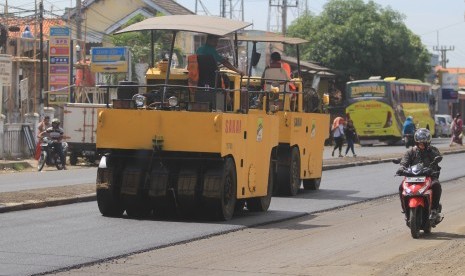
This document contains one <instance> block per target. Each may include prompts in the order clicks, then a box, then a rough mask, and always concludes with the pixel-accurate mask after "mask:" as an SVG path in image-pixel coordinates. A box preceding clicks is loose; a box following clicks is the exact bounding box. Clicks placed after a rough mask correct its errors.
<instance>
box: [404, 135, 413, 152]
mask: <svg viewBox="0 0 465 276" xmlns="http://www.w3.org/2000/svg"><path fill="white" fill-rule="evenodd" d="M403 139H404V145H405V147H406V148H407V149H408V148H409V147H413V146H415V140H414V138H413V134H404V138H403Z"/></svg>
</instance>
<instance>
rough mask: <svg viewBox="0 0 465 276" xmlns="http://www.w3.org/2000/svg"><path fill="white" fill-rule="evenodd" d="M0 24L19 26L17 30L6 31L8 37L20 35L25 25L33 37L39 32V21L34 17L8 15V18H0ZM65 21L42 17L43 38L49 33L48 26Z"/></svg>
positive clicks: (59, 24)
mask: <svg viewBox="0 0 465 276" xmlns="http://www.w3.org/2000/svg"><path fill="white" fill-rule="evenodd" d="M0 24H2V25H4V26H6V27H7V28H8V27H11V26H17V27H19V29H20V30H19V32H8V36H9V37H21V34H22V33H23V31H24V29H25V28H26V26H29V30H30V31H31V33H32V35H33V36H34V37H38V36H39V32H40V25H39V22H37V21H35V19H34V18H20V17H10V18H0ZM65 25H66V22H65V21H63V20H62V19H44V21H43V23H42V32H43V34H44V36H43V37H44V38H46V39H47V38H48V36H49V33H50V27H53V26H65Z"/></svg>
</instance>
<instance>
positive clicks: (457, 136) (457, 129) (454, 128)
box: [449, 113, 463, 147]
mask: <svg viewBox="0 0 465 276" xmlns="http://www.w3.org/2000/svg"><path fill="white" fill-rule="evenodd" d="M450 128H451V135H452V138H451V140H450V144H449V147H451V146H452V145H453V144H454V143H456V144H458V145H461V146H463V142H462V136H463V134H462V131H463V124H462V115H461V114H460V113H457V115H455V118H454V120H453V121H452V125H451V127H450Z"/></svg>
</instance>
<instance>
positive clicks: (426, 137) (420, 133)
mask: <svg viewBox="0 0 465 276" xmlns="http://www.w3.org/2000/svg"><path fill="white" fill-rule="evenodd" d="M414 139H415V143H416V144H417V145H418V144H419V143H423V144H424V145H425V147H426V148H428V146H429V145H430V143H431V133H430V132H429V130H428V129H426V128H419V129H418V130H417V131H415V135H414Z"/></svg>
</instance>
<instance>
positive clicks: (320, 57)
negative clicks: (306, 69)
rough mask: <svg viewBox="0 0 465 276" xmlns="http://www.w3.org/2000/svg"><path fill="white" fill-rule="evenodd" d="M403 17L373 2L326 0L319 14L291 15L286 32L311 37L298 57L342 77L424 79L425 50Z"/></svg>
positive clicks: (427, 55)
mask: <svg viewBox="0 0 465 276" xmlns="http://www.w3.org/2000/svg"><path fill="white" fill-rule="evenodd" d="M404 19H405V16H404V15H402V14H400V13H398V12H396V11H394V10H392V9H391V8H390V7H387V8H382V7H381V6H380V5H378V4H376V3H374V2H373V1H370V2H368V3H365V2H364V1H363V0H330V1H328V3H327V4H326V5H325V6H324V10H323V11H322V12H321V14H320V15H318V16H316V15H313V14H312V13H308V14H305V15H303V16H301V17H299V18H298V19H296V20H295V21H294V22H293V23H292V24H291V25H290V26H289V28H288V35H289V36H293V37H301V38H304V39H307V40H309V41H310V43H307V44H305V45H303V46H302V48H301V58H302V59H303V60H308V61H312V62H316V63H319V64H321V65H323V66H325V67H328V68H331V69H333V70H335V71H337V72H338V73H339V74H341V75H342V76H343V78H345V79H346V81H348V80H356V79H365V78H368V77H370V76H383V77H388V76H395V77H403V78H415V79H424V76H425V75H426V74H427V73H428V72H429V71H430V70H431V67H430V53H429V52H428V50H427V49H426V47H425V46H424V45H423V44H422V43H421V39H420V37H419V36H417V35H415V34H414V33H412V32H411V31H410V30H409V29H408V28H407V27H406V25H405V24H404V22H403V20H404ZM288 54H290V55H295V53H292V52H291V51H289V52H288Z"/></svg>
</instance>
